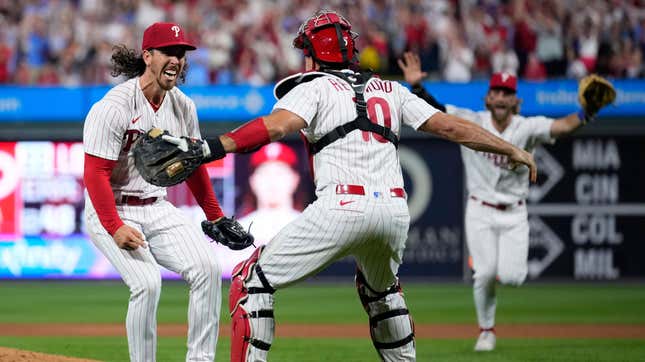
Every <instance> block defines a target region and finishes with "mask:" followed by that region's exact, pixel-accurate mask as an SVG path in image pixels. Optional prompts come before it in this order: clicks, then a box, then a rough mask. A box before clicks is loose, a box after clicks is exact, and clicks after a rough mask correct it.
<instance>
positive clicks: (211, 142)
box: [202, 136, 226, 164]
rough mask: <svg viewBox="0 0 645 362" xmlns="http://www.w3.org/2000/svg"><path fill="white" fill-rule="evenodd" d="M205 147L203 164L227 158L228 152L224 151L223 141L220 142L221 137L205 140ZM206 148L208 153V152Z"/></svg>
mask: <svg viewBox="0 0 645 362" xmlns="http://www.w3.org/2000/svg"><path fill="white" fill-rule="evenodd" d="M204 146H206V147H204ZM204 146H202V148H203V149H204V158H203V160H202V164H204V163H207V162H211V161H215V160H219V159H222V158H224V157H226V151H225V150H224V145H223V144H222V141H220V139H219V136H217V137H215V138H208V139H205V140H204ZM206 148H207V149H208V151H206Z"/></svg>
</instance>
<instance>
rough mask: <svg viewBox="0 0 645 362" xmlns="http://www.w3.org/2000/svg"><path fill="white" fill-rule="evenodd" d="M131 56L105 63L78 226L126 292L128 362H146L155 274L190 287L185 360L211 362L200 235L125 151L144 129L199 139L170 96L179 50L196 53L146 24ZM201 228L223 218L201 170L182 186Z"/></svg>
mask: <svg viewBox="0 0 645 362" xmlns="http://www.w3.org/2000/svg"><path fill="white" fill-rule="evenodd" d="M141 49H142V52H141V54H140V55H138V54H137V52H135V51H134V50H130V49H128V48H126V47H125V46H120V47H116V48H115V52H114V53H113V55H112V61H113V64H114V71H113V75H114V76H118V75H120V74H124V75H125V76H127V77H128V78H129V80H127V81H125V82H124V83H122V84H120V85H117V86H115V87H114V88H112V89H111V90H110V91H109V92H108V93H107V94H106V95H105V96H104V97H103V98H102V99H101V100H100V101H98V102H97V103H96V104H94V106H93V107H92V108H91V110H90V112H89V113H88V115H87V117H86V119H85V125H84V129H83V144H84V148H85V173H84V181H85V185H86V187H87V196H89V197H86V202H85V217H86V222H87V229H88V231H89V234H90V237H91V239H92V242H93V243H94V245H96V247H97V248H98V249H99V250H100V251H101V252H102V253H103V254H104V255H105V256H106V258H107V259H108V260H109V261H110V263H111V264H112V265H113V266H114V267H115V268H116V270H117V271H118V272H119V274H120V275H121V277H122V278H123V281H124V282H125V284H126V285H127V286H128V287H129V288H130V301H129V305H128V313H127V317H126V329H127V335H128V347H129V352H130V359H131V360H132V361H154V360H155V353H156V346H157V338H156V334H157V332H156V327H157V319H156V316H157V305H158V302H159V296H160V293H161V275H160V269H159V265H162V266H164V267H165V268H167V269H169V270H172V271H174V272H176V273H178V274H179V275H181V277H182V278H183V279H184V280H186V281H187V282H188V284H189V285H190V301H189V306H188V325H189V327H188V353H187V355H186V360H187V361H213V360H214V357H215V356H214V355H215V345H216V343H217V332H218V323H219V311H220V304H221V278H220V276H221V271H220V267H219V266H218V263H217V261H216V257H215V253H214V251H213V249H212V248H211V247H210V244H209V242H208V241H207V240H206V239H205V237H204V235H203V234H202V232H201V231H200V230H199V228H198V227H197V226H196V225H194V222H192V221H191V220H189V219H188V218H187V216H186V215H184V214H183V213H182V212H181V211H180V210H179V209H177V208H176V207H174V206H173V205H172V204H170V203H169V202H168V201H166V200H165V199H164V196H165V195H166V189H165V188H163V187H157V186H153V185H151V184H149V183H147V182H146V181H144V180H143V178H142V177H141V175H140V174H139V172H138V171H137V169H136V168H135V167H134V165H133V157H132V152H131V149H132V148H133V142H135V141H136V140H137V137H139V135H141V134H143V133H145V132H146V131H147V130H148V129H150V128H153V127H160V128H164V129H168V130H171V131H172V132H175V133H176V134H180V135H184V136H187V137H194V138H200V132H199V125H198V121H197V113H196V110H195V104H194V102H193V101H192V100H191V99H189V98H188V97H187V96H186V95H185V94H184V93H182V92H181V91H180V90H179V89H178V88H176V87H175V85H176V84H177V82H178V81H179V80H181V79H183V78H184V76H185V65H186V51H188V50H194V49H195V46H194V45H192V44H191V43H190V42H188V41H187V40H186V37H185V34H184V30H183V29H182V28H181V27H180V26H178V25H177V24H172V23H155V24H152V25H151V26H149V27H148V28H147V29H146V30H145V32H144V34H143V42H142V46H141ZM187 184H188V187H189V188H190V190H191V192H192V194H193V195H194V196H195V198H196V200H197V202H198V203H199V205H200V206H201V207H202V209H203V210H204V212H205V214H206V216H207V218H208V219H209V220H217V219H219V218H220V217H221V216H222V210H221V209H220V206H219V204H218V201H217V199H216V197H215V194H214V192H213V189H212V187H211V184H210V180H209V178H208V175H207V172H206V170H205V168H204V166H200V168H199V169H197V171H196V172H195V173H194V174H193V175H191V177H190V178H189V179H188V180H187Z"/></svg>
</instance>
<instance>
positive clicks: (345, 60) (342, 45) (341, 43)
mask: <svg viewBox="0 0 645 362" xmlns="http://www.w3.org/2000/svg"><path fill="white" fill-rule="evenodd" d="M334 28H336V36H337V37H338V46H340V52H341V53H342V54H343V64H347V63H348V62H349V59H348V58H347V45H346V44H345V39H343V32H342V30H341V29H340V25H339V24H338V23H336V24H334Z"/></svg>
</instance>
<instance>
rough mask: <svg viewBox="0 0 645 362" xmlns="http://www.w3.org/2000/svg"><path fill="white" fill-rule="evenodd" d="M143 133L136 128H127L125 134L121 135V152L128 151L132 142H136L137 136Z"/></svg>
mask: <svg viewBox="0 0 645 362" xmlns="http://www.w3.org/2000/svg"><path fill="white" fill-rule="evenodd" d="M141 133H143V132H141V131H140V130H138V129H128V130H126V131H125V134H124V135H123V144H124V146H123V152H129V151H130V148H131V147H132V144H133V143H134V142H136V140H137V139H138V138H139V135H140V134H141Z"/></svg>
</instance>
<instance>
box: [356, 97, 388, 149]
mask: <svg viewBox="0 0 645 362" xmlns="http://www.w3.org/2000/svg"><path fill="white" fill-rule="evenodd" d="M377 106H378V108H380V110H381V114H382V115H383V126H384V127H387V128H391V127H392V115H391V113H390V105H389V104H388V103H387V101H386V100H385V99H383V98H381V97H372V98H370V99H368V100H367V116H368V117H369V119H370V122H372V123H375V124H379V123H380V122H379V118H378V115H377V112H376V107H377ZM370 137H374V139H375V140H377V141H378V142H381V143H386V142H388V141H387V139H386V138H385V137H383V136H381V135H378V134H375V133H372V132H367V131H363V140H364V141H365V142H369V141H370Z"/></svg>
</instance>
